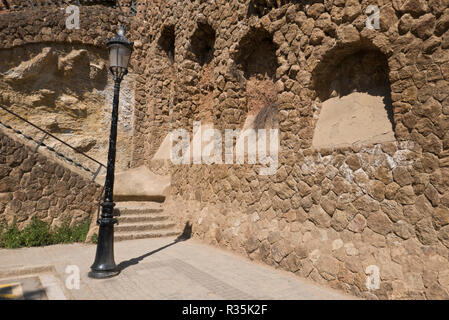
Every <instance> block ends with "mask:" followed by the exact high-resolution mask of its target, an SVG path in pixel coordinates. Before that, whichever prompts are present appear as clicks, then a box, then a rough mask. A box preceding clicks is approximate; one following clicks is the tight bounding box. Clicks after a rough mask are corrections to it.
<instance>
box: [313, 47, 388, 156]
mask: <svg viewBox="0 0 449 320" xmlns="http://www.w3.org/2000/svg"><path fill="white" fill-rule="evenodd" d="M338 53H341V54H338ZM331 61H332V62H331ZM313 76H314V87H315V90H316V92H317V94H318V100H319V102H322V105H321V110H320V114H319V118H318V121H317V123H316V127H315V132H314V137H313V141H312V146H313V147H315V148H322V147H340V146H347V145H351V144H353V143H380V142H387V141H394V140H395V135H394V129H395V125H394V113H393V106H392V100H391V89H390V81H389V68H388V61H387V59H386V57H385V56H384V55H383V54H382V53H381V52H380V51H378V50H374V49H372V48H367V49H360V50H359V51H357V52H352V53H350V54H347V53H346V52H344V51H341V52H337V54H336V53H335V52H333V53H330V54H329V55H328V56H327V59H324V60H323V63H322V65H321V66H319V67H318V68H317V69H316V70H315V72H314V75H313Z"/></svg>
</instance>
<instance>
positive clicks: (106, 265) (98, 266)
mask: <svg viewBox="0 0 449 320" xmlns="http://www.w3.org/2000/svg"><path fill="white" fill-rule="evenodd" d="M107 46H108V48H109V63H110V67H109V70H110V71H111V73H112V75H113V77H114V100H113V105H112V119H111V133H110V137H109V153H108V166H107V172H106V181H105V194H104V202H103V203H102V204H101V206H102V213H101V218H100V219H98V221H97V223H98V224H99V225H100V229H99V233H98V244H97V253H96V256H95V261H94V264H93V265H92V266H91V269H92V271H91V272H89V277H90V278H96V279H101V278H108V277H113V276H116V275H117V274H119V272H120V270H118V269H117V266H116V264H115V261H114V224H116V223H117V220H116V219H115V218H114V216H113V211H114V206H115V203H114V201H113V191H114V169H115V151H116V150H115V144H116V142H117V120H118V105H119V95H120V82H121V81H122V79H123V77H124V76H125V75H126V74H127V73H128V63H129V59H130V56H131V53H132V50H133V42H128V40H127V39H126V37H125V30H124V28H123V27H122V26H120V27H119V29H118V32H117V34H116V35H115V36H114V38H112V39H109V40H108V42H107Z"/></svg>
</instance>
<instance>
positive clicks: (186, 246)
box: [0, 238, 353, 300]
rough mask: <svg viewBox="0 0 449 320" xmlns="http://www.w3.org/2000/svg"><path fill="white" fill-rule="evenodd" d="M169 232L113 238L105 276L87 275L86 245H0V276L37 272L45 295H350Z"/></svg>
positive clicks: (89, 249) (91, 253) (89, 256)
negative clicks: (114, 271)
mask: <svg viewBox="0 0 449 320" xmlns="http://www.w3.org/2000/svg"><path fill="white" fill-rule="evenodd" d="M174 239H175V238H156V239H140V240H130V241H123V242H118V243H116V244H115V261H116V263H117V264H118V266H119V267H120V269H121V273H120V275H118V276H116V277H114V278H110V279H103V280H94V279H90V278H88V277H87V273H88V272H89V270H90V266H91V264H92V262H93V259H94V257H95V249H96V246H95V245H92V244H70V245H54V246H48V247H39V248H21V249H8V250H6V249H0V281H2V283H8V281H6V280H10V281H9V282H11V283H17V282H18V281H19V282H20V279H25V278H27V277H28V279H29V277H30V276H37V277H38V278H39V279H40V281H41V283H42V287H43V288H45V289H46V291H47V297H48V299H89V300H91V299H162V300H164V299H192V300H196V299H220V300H221V299H225V300H236V299H242V300H246V299H295V300H296V299H299V300H300V299H353V297H351V296H348V295H345V294H344V293H341V292H338V291H335V290H333V289H329V288H323V287H321V286H319V285H317V284H314V283H311V282H310V281H308V280H305V279H301V278H298V277H296V276H294V275H292V274H289V273H287V272H284V271H281V270H276V269H273V268H271V267H269V266H265V265H262V264H259V263H256V262H252V261H250V260H248V259H246V258H243V257H240V256H237V255H235V254H233V253H231V252H228V251H224V250H222V249H219V248H215V247H212V246H208V245H205V244H202V243H200V242H199V241H197V240H194V239H190V240H187V241H182V242H174ZM78 270H79V285H78ZM28 281H29V280H28Z"/></svg>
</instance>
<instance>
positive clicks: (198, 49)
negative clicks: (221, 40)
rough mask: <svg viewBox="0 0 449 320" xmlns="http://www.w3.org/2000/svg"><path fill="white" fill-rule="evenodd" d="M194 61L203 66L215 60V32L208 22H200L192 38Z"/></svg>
mask: <svg viewBox="0 0 449 320" xmlns="http://www.w3.org/2000/svg"><path fill="white" fill-rule="evenodd" d="M190 44H191V51H192V53H193V54H194V59H193V60H195V61H196V62H198V63H199V64H200V65H201V66H204V65H205V64H208V63H210V62H211V61H212V59H213V58H214V46H215V30H214V29H213V28H212V27H211V26H210V25H209V24H208V23H207V22H198V27H197V28H196V30H195V32H194V33H193V35H192V37H191V38H190Z"/></svg>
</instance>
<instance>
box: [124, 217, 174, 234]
mask: <svg viewBox="0 0 449 320" xmlns="http://www.w3.org/2000/svg"><path fill="white" fill-rule="evenodd" d="M174 226H175V224H174V223H172V222H150V223H123V224H122V223H120V220H119V225H118V226H116V227H115V232H116V233H118V234H119V233H121V232H129V231H151V230H162V229H170V228H173V227H174Z"/></svg>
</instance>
